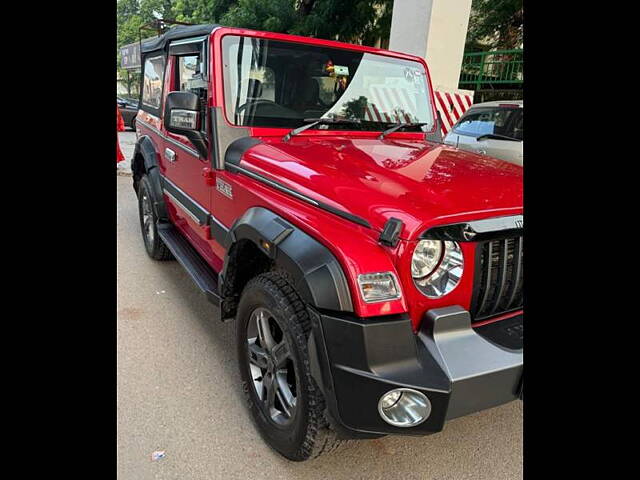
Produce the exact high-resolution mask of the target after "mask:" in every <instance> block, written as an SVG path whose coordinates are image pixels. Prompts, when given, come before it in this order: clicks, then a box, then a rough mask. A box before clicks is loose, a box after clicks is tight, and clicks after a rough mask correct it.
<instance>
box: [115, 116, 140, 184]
mask: <svg viewBox="0 0 640 480" xmlns="http://www.w3.org/2000/svg"><path fill="white" fill-rule="evenodd" d="M118 142H119V143H120V150H122V154H123V155H124V158H125V159H124V160H123V161H122V162H120V163H118V175H125V176H126V175H131V158H132V157H133V149H134V147H135V145H136V132H134V131H131V130H129V129H128V128H127V131H126V132H118Z"/></svg>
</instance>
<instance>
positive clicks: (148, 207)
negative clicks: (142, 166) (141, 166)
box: [138, 175, 173, 260]
mask: <svg viewBox="0 0 640 480" xmlns="http://www.w3.org/2000/svg"><path fill="white" fill-rule="evenodd" d="M152 192H153V189H152V188H151V183H150V182H149V177H147V176H146V175H143V176H142V178H141V179H140V183H139V185H138V212H139V214H140V229H141V230H142V238H143V240H144V246H145V249H146V250H147V254H149V256H150V257H151V258H153V259H154V260H170V259H172V258H173V255H172V254H171V252H170V251H169V249H168V248H167V246H166V245H165V244H164V242H163V241H162V239H161V238H160V236H159V235H158V216H157V214H156V210H155V206H154V201H153V193H152Z"/></svg>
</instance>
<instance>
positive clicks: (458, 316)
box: [309, 306, 523, 437]
mask: <svg viewBox="0 0 640 480" xmlns="http://www.w3.org/2000/svg"><path fill="white" fill-rule="evenodd" d="M312 325H313V335H311V336H310V337H309V354H310V357H311V371H312V375H313V377H314V379H315V380H316V383H317V384H318V385H319V386H320V388H321V390H322V391H323V394H324V397H325V400H326V402H327V408H328V411H329V413H330V417H331V420H332V423H333V426H334V428H336V429H337V430H339V431H340V432H341V433H342V434H343V436H349V437H370V436H377V435H384V434H404V435H425V434H429V433H434V432H438V431H440V430H442V428H443V427H444V423H445V421H446V420H450V419H452V418H456V417H460V416H463V415H466V414H469V413H472V412H476V411H479V410H483V409H486V408H490V407H494V406H497V405H501V404H503V403H507V402H509V401H512V400H516V399H517V398H518V397H519V395H520V393H521V388H522V387H521V384H522V365H523V348H522V315H519V316H516V317H513V318H511V319H509V320H502V321H499V322H495V323H494V324H490V325H487V326H485V327H480V328H477V329H474V328H472V326H471V318H470V316H469V313H468V312H467V311H466V310H464V309H463V308H462V307H458V306H453V307H446V308H440V309H434V310H430V311H428V312H427V313H426V315H425V318H424V320H423V322H422V325H421V329H420V331H419V333H418V335H415V334H414V333H413V331H412V329H411V321H410V319H409V318H408V317H406V316H393V317H383V318H374V319H371V318H367V319H359V318H354V317H351V318H341V317H337V316H333V315H328V314H321V313H318V312H315V311H312ZM505 328H506V329H507V330H506V331H507V333H505ZM514 332H515V334H514ZM514 335H515V338H514ZM505 338H506V339H508V340H509V341H505ZM397 387H407V388H412V389H414V390H418V391H420V392H422V393H424V394H425V395H426V396H427V398H429V401H430V402H431V414H430V416H429V417H428V418H427V420H426V421H424V422H423V423H421V424H419V425H417V426H415V427H409V428H402V427H395V426H392V425H390V424H388V423H386V422H385V421H384V420H383V419H382V418H381V417H380V415H379V413H378V401H379V400H380V397H381V396H382V395H383V394H384V393H386V392H387V391H389V390H391V389H392V388H397Z"/></svg>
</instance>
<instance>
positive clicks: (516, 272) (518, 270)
mask: <svg viewBox="0 0 640 480" xmlns="http://www.w3.org/2000/svg"><path fill="white" fill-rule="evenodd" d="M516 243H517V247H516V249H515V252H514V258H513V264H514V267H515V268H514V269H513V289H512V291H511V295H510V296H509V301H508V302H507V309H510V308H511V305H513V302H514V300H515V299H516V293H518V289H519V288H520V284H521V283H522V237H519V238H518V239H517V240H516Z"/></svg>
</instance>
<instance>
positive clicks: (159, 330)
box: [116, 176, 522, 480]
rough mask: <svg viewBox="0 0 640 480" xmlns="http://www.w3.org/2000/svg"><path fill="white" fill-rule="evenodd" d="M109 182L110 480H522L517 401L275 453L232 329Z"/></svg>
mask: <svg viewBox="0 0 640 480" xmlns="http://www.w3.org/2000/svg"><path fill="white" fill-rule="evenodd" d="M116 178H117V189H118V196H117V198H118V235H117V236H118V240H117V242H118V259H117V275H118V287H117V288H118V298H117V307H118V310H117V389H118V391H117V428H118V432H117V469H118V477H117V478H118V480H152V479H154V480H155V479H176V480H192V479H193V480H196V479H197V480H210V479H263V478H264V479H269V480H276V479H292V480H293V479H296V480H298V479H323V480H324V479H328V480H338V479H366V480H374V479H384V480H395V479H403V480H407V479H437V480H445V479H451V480H461V479H474V480H478V479H487V480H500V479H505V480H506V479H508V480H516V479H520V478H522V403H521V402H519V401H516V402H512V403H510V404H507V405H503V406H500V407H497V408H493V409H491V410H487V411H484V412H480V413H477V414H474V415H471V416H468V417H463V418H459V419H456V420H453V421H451V422H449V423H448V424H447V425H446V427H445V430H444V431H443V432H441V433H438V434H435V435H431V436H428V437H416V438H412V437H385V438H382V439H378V440H367V441H358V442H354V443H352V444H351V445H347V446H346V448H342V449H341V450H339V451H337V452H335V453H332V454H329V455H326V456H323V457H320V458H318V459H315V460H311V461H308V462H304V463H294V462H289V461H287V460H285V459H284V458H282V457H280V456H279V455H278V454H276V453H275V452H273V451H272V450H271V449H270V448H269V447H268V446H267V445H265V444H264V443H263V441H262V440H261V438H260V437H259V435H258V433H257V432H256V430H255V429H254V427H253V425H252V423H251V420H250V418H249V416H248V413H247V412H246V410H245V407H244V405H243V400H242V397H241V394H240V391H239V388H238V373H237V371H236V360H235V348H234V337H233V327H232V325H231V324H223V323H221V322H213V321H212V320H211V312H212V309H211V306H210V304H209V303H208V302H207V300H206V299H205V298H204V296H203V295H201V294H200V293H199V292H198V290H197V288H196V287H195V285H193V284H192V282H191V280H190V279H189V278H188V277H187V275H186V273H185V272H184V271H183V270H182V267H180V265H179V264H178V263H177V262H175V261H171V262H156V261H153V260H151V259H150V258H149V257H147V255H146V253H145V251H144V246H143V243H142V239H141V237H140V229H139V224H138V212H137V204H136V197H135V194H134V192H133V188H132V186H131V177H126V176H117V177H116ZM156 451H164V452H165V456H164V458H161V459H159V460H155V461H154V460H152V453H153V452H156Z"/></svg>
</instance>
